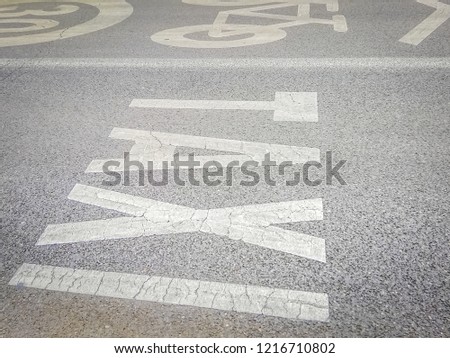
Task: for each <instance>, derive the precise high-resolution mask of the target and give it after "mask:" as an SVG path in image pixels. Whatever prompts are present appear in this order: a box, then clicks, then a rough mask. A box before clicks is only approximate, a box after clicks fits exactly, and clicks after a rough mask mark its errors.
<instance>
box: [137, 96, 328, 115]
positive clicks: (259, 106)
mask: <svg viewBox="0 0 450 358" xmlns="http://www.w3.org/2000/svg"><path fill="white" fill-rule="evenodd" d="M130 107H136V108H178V109H214V110H222V109H224V110H230V109H231V110H234V109H240V110H250V111H273V112H274V113H273V120H274V121H291V122H317V121H318V120H319V114H318V109H317V107H318V106H317V93H316V92H275V100H274V101H218V100H173V99H134V100H133V101H132V102H131V104H130Z"/></svg>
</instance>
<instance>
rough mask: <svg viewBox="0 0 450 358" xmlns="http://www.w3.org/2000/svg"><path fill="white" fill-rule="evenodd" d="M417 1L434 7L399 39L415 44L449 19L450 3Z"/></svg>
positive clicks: (435, 0) (428, 0)
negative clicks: (432, 10) (429, 13)
mask: <svg viewBox="0 0 450 358" xmlns="http://www.w3.org/2000/svg"><path fill="white" fill-rule="evenodd" d="M417 2H418V3H421V4H424V5H428V6H430V7H432V8H434V9H436V10H435V11H434V12H433V13H432V14H431V15H430V16H428V17H427V18H426V19H425V20H423V21H422V22H421V23H420V24H419V25H417V26H416V27H415V28H413V29H412V30H411V31H410V32H408V33H407V34H406V35H405V36H403V37H402V38H401V39H400V40H399V41H400V42H403V43H407V44H410V45H415V46H417V45H418V44H420V43H421V42H422V41H423V40H425V39H426V38H427V37H428V36H430V35H431V34H432V33H433V32H434V31H435V30H436V29H437V28H438V27H439V26H441V25H442V24H443V23H444V22H446V21H447V20H448V19H450V5H449V4H444V3H441V2H439V1H438V0H417Z"/></svg>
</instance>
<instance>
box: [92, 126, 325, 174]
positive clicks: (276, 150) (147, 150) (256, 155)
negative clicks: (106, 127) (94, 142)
mask: <svg viewBox="0 0 450 358" xmlns="http://www.w3.org/2000/svg"><path fill="white" fill-rule="evenodd" d="M109 137H110V138H114V139H122V140H129V141H134V143H135V144H134V145H133V146H132V148H131V150H130V161H139V162H140V163H142V165H143V166H144V168H145V169H147V164H148V162H152V163H153V169H155V170H156V169H161V168H162V162H163V161H166V162H168V168H169V169H173V167H172V165H171V162H172V161H173V159H174V158H173V155H174V154H175V150H176V148H177V147H190V148H199V149H209V150H215V151H224V152H234V153H239V154H235V155H198V156H195V160H198V161H199V162H200V165H203V164H204V163H206V162H207V161H213V160H215V161H218V162H219V163H221V164H222V165H223V166H227V165H228V164H229V163H231V162H232V161H234V160H237V161H239V162H240V164H242V163H243V162H245V161H248V160H254V161H257V162H258V163H261V162H262V161H263V160H264V156H265V155H266V154H267V153H270V159H271V160H273V161H276V162H277V163H278V164H280V163H281V162H283V161H291V162H292V163H306V162H308V161H320V149H318V148H308V147H296V146H289V145H282V144H269V143H258V142H244V141H238V140H231V139H222V138H211V137H199V136H191V135H184V134H173V133H163V132H150V131H142V130H137V129H128V128H114V129H113V130H112V131H111V134H110V135H109ZM187 159H188V157H187V156H181V155H180V160H187ZM108 161H116V162H119V164H118V165H117V166H116V165H109V169H110V170H115V171H123V170H124V160H123V158H114V159H97V160H93V161H92V162H91V163H90V164H89V166H88V168H87V169H86V173H99V172H100V173H101V172H103V171H104V170H103V166H104V165H105V163H106V162H108ZM182 168H183V167H182ZM130 170H138V167H137V166H131V167H130Z"/></svg>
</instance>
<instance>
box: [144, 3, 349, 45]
mask: <svg viewBox="0 0 450 358" xmlns="http://www.w3.org/2000/svg"><path fill="white" fill-rule="evenodd" d="M184 2H186V3H188V4H195V5H204V6H208V5H210V6H248V5H259V6H254V7H246V8H243V9H234V10H226V11H220V12H219V14H218V15H217V17H216V19H215V20H214V22H213V23H212V24H204V25H194V26H183V27H178V28H173V29H167V30H163V31H160V32H157V33H155V34H153V36H152V37H151V39H152V40H153V41H154V42H157V43H160V44H163V45H168V46H175V47H187V48H232V47H243V46H250V45H261V44H266V43H270V42H274V41H278V40H281V39H283V38H284V37H286V35H287V33H286V31H284V30H283V28H289V27H295V26H301V25H309V24H321V25H328V26H330V25H331V26H332V27H333V30H334V31H336V32H346V31H347V23H346V20H345V17H344V16H342V15H334V16H332V18H331V19H321V18H313V17H311V16H310V5H311V4H312V3H313V4H322V5H325V6H326V8H327V11H330V12H336V11H338V9H339V6H338V1H337V0H311V1H303V0H275V1H268V0H254V1H249V2H244V1H241V0H231V1H223V0H216V1H210V2H206V1H204V0H184ZM288 7H295V8H296V11H295V15H280V14H274V13H268V12H267V10H275V9H280V8H288ZM230 15H233V16H240V17H251V18H264V19H273V20H278V21H281V22H280V23H277V24H273V25H268V26H263V25H244V24H231V23H227V20H228V17H229V16H230ZM205 33H206V35H207V36H208V37H209V38H207V39H205V40H203V39H201V38H200V39H199V38H198V36H199V35H202V34H203V35H204V34H205ZM235 36H238V37H239V38H237V39H236V38H233V37H235ZM196 37H197V38H196Z"/></svg>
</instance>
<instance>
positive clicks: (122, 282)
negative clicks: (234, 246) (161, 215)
mask: <svg viewBox="0 0 450 358" xmlns="http://www.w3.org/2000/svg"><path fill="white" fill-rule="evenodd" d="M9 284H10V285H12V286H24V287H30V288H36V289H42V290H51V291H59V292H69V293H76V294H85V295H93V296H99V297H112V298H120V299H128V300H138V301H149V302H157V303H163V304H172V305H183V306H191V307H201V308H210V309H216V310H222V311H232V312H242V313H252V314H259V315H266V316H275V317H283V318H288V319H301V320H313V321H328V318H329V308H328V295H326V294H324V293H315V292H304V291H294V290H285V289H277V288H270V287H261V286H250V285H238V284H231V283H222V282H210V281H198V280H187V279H182V278H171V277H159V276H146V275H136V274H129V273H118V272H104V271H93V270H82V269H71V268H66V267H56V266H42V265H34V264H27V263H25V264H23V265H22V266H21V267H20V268H19V269H18V271H17V272H16V273H15V275H14V276H13V278H12V279H11V281H10V282H9Z"/></svg>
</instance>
